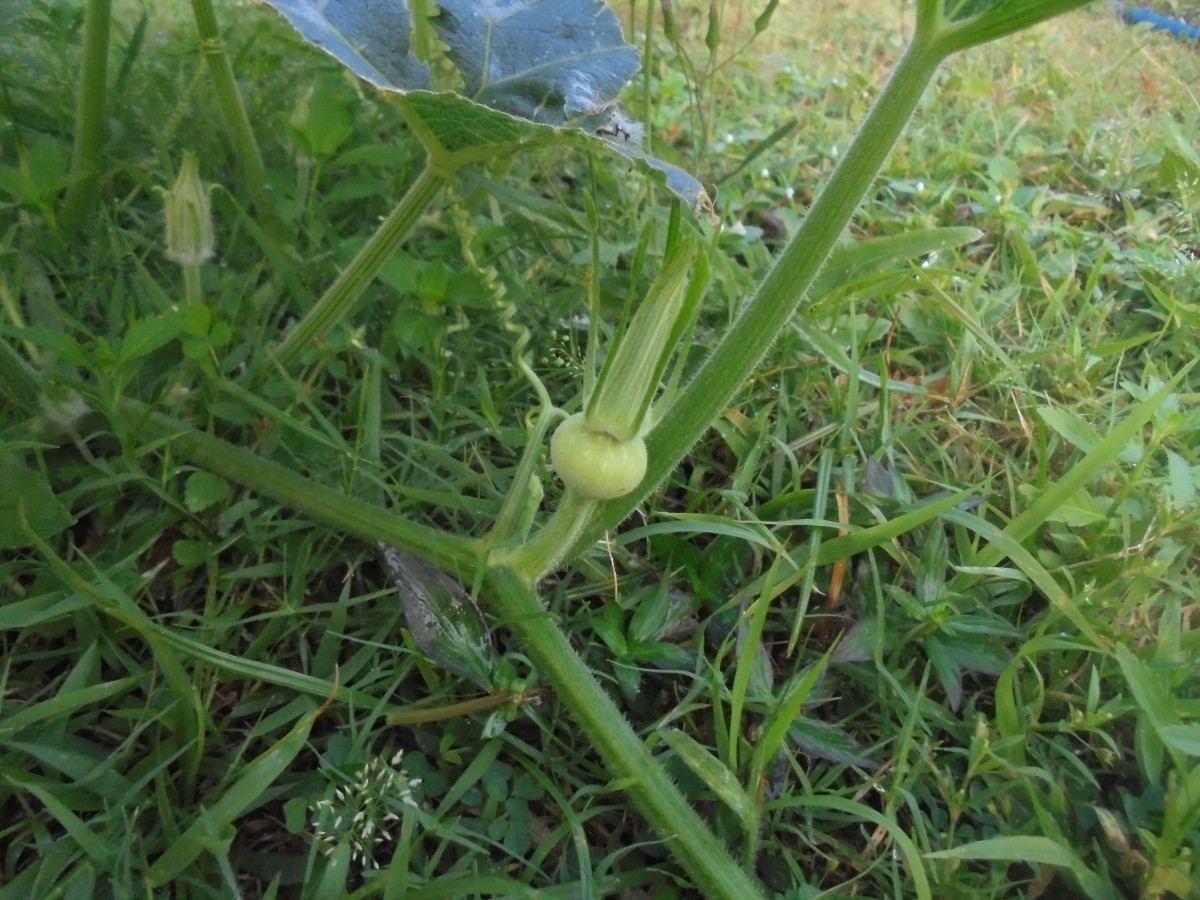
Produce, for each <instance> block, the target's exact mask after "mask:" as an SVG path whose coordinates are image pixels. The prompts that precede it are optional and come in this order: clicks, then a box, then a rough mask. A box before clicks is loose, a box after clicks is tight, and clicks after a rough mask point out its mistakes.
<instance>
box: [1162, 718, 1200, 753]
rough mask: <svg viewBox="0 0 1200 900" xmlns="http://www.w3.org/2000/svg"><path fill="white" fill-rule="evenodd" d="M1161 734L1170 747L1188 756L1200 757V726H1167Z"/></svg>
mask: <svg viewBox="0 0 1200 900" xmlns="http://www.w3.org/2000/svg"><path fill="white" fill-rule="evenodd" d="M1159 733H1160V734H1161V735H1162V739H1163V743H1164V744H1166V745H1167V746H1168V747H1174V748H1175V749H1176V750H1178V751H1179V752H1181V753H1186V754H1187V755H1188V756H1200V725H1167V726H1165V727H1164V728H1163V729H1162V730H1161V731H1160V732H1159Z"/></svg>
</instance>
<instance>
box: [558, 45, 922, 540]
mask: <svg viewBox="0 0 1200 900" xmlns="http://www.w3.org/2000/svg"><path fill="white" fill-rule="evenodd" d="M941 60H942V56H941V55H940V53H938V52H936V51H935V50H934V49H933V48H931V47H930V46H929V44H928V41H927V40H923V39H922V34H921V33H920V32H918V34H917V35H916V37H914V38H913V42H912V43H911V44H910V45H909V47H908V50H907V51H906V52H905V54H904V56H903V57H902V58H901V59H900V62H899V64H898V65H897V66H896V70H895V71H894V72H893V73H892V77H891V78H890V79H889V80H888V82H887V84H886V85H885V86H884V89H883V91H882V93H881V94H880V95H879V98H878V99H877V100H876V101H875V104H874V105H873V106H872V107H871V111H870V113H869V114H868V116H867V118H866V120H865V121H864V122H863V125H862V127H861V128H860V129H859V131H858V134H857V135H856V136H855V138H854V141H853V142H852V143H851V144H850V147H849V148H848V149H847V150H846V155H845V157H844V158H843V159H842V162H841V164H840V165H838V167H837V169H836V170H835V171H834V173H833V176H832V177H831V178H830V180H829V183H828V184H827V185H826V186H825V188H824V190H822V191H821V194H820V196H818V197H817V199H816V202H814V203H813V205H812V208H811V209H810V210H809V212H808V215H807V216H806V217H805V219H804V223H803V224H802V225H801V227H800V229H799V230H798V231H797V232H796V234H795V236H794V237H793V238H792V240H791V241H790V242H789V243H788V245H787V247H786V248H785V249H784V250H783V252H782V253H781V254H780V256H779V258H778V259H777V260H776V261H775V264H774V266H772V268H771V271H770V272H769V273H768V275H767V277H766V279H765V280H764V281H763V282H762V284H760V285H759V287H758V290H757V291H756V292H755V293H754V295H753V297H751V299H750V301H749V302H748V303H747V304H746V306H745V307H744V308H743V309H742V311H741V313H740V314H739V315H738V317H737V319H736V320H735V321H734V323H733V325H732V326H730V328H729V330H728V331H727V332H726V333H725V336H724V337H723V338H722V339H721V342H720V343H719V344H718V345H717V348H716V349H715V350H714V351H713V353H712V355H711V356H709V358H708V359H707V360H706V361H705V363H704V365H703V366H701V367H700V369H699V371H697V373H696V375H695V377H694V378H693V379H692V381H691V382H690V383H689V384H688V385H687V387H685V388H684V390H683V392H682V393H681V394H680V395H679V397H678V398H676V400H675V402H674V403H672V405H671V407H670V409H669V410H668V411H667V413H666V415H665V416H664V417H663V419H662V421H661V422H659V424H658V425H657V426H656V427H655V429H654V430H653V431H652V432H651V433H650V435H649V437H648V438H647V440H646V446H647V450H648V451H649V456H650V464H649V467H648V469H647V471H646V477H645V478H644V479H643V480H642V483H641V484H640V485H639V486H638V488H637V489H636V490H634V491H633V492H632V493H631V494H628V495H626V496H624V497H621V498H618V499H616V500H610V501H607V502H606V503H603V504H601V505H599V506H598V507H597V509H596V511H595V512H593V514H592V516H591V518H590V521H589V522H588V525H587V527H586V528H584V529H582V530H581V532H580V534H579V536H578V537H577V538H576V540H575V542H574V544H573V545H572V546H571V548H570V549H569V550H568V551H567V552H566V554H565V555H564V558H566V559H571V558H574V557H575V556H577V555H578V554H579V553H581V552H583V550H585V549H586V548H587V547H588V546H590V545H591V544H593V543H595V542H596V541H597V540H599V539H600V537H601V536H602V535H603V534H604V532H605V531H606V530H607V529H610V528H613V527H615V526H616V525H617V524H618V523H620V522H621V520H622V519H624V518H625V517H626V516H627V515H629V513H630V512H632V510H633V509H634V507H635V506H636V505H637V504H638V503H640V502H641V501H642V500H643V499H644V498H645V497H646V495H647V494H649V493H650V492H651V491H652V490H653V489H654V488H655V487H657V486H658V484H659V483H660V482H661V481H662V480H663V479H664V478H666V477H667V475H668V474H670V472H671V470H672V469H674V468H675V466H677V465H678V464H679V462H680V460H682V459H683V457H684V456H685V455H686V453H687V452H688V450H689V449H690V448H691V446H692V444H694V443H695V442H696V441H697V440H698V439H699V438H700V436H701V435H702V434H704V432H705V431H706V430H707V429H708V427H709V425H710V424H711V423H712V422H713V421H714V420H715V419H716V417H717V416H718V415H720V413H721V411H722V410H723V409H724V408H725V406H726V404H727V403H728V402H729V401H730V399H731V398H732V397H733V395H734V394H735V393H736V392H737V391H738V389H739V388H740V387H741V385H742V384H743V382H745V380H746V379H747V378H748V377H749V376H750V374H751V373H752V372H753V371H754V367H755V366H756V365H757V364H758V361H759V359H760V358H761V357H762V355H763V354H764V353H765V352H766V351H767V349H768V348H769V347H770V346H771V344H772V343H773V342H774V340H775V338H776V337H777V336H778V335H779V334H780V332H782V331H783V330H784V327H785V326H786V324H787V320H788V319H789V318H790V317H791V316H792V314H793V312H795V310H796V308H797V307H798V306H799V304H800V301H801V300H802V299H803V297H804V294H805V292H806V291H807V290H808V287H809V285H810V284H811V283H812V281H813V279H814V278H815V277H816V275H817V273H818V272H819V271H820V269H821V266H822V265H823V263H824V262H825V258H826V257H827V256H828V255H829V252H830V250H832V249H833V246H834V244H835V243H836V242H837V239H838V237H839V236H840V235H841V233H842V231H843V230H844V229H845V227H846V225H847V224H848V223H849V221H850V218H851V216H853V215H854V211H855V210H856V209H857V208H858V205H859V203H860V202H861V200H862V198H863V197H864V196H865V195H866V193H867V190H868V189H869V188H870V186H871V182H872V181H873V180H874V179H875V176H876V174H877V173H878V172H879V170H880V168H882V166H883V164H884V162H885V161H886V160H887V157H888V154H889V153H891V150H892V147H893V146H894V145H895V143H896V140H897V138H899V136H900V133H901V132H902V131H903V130H904V126H905V124H906V123H907V122H908V120H909V117H910V116H912V114H913V111H914V110H915V109H916V107H917V103H918V102H919V101H920V99H921V95H922V94H923V93H924V91H925V87H926V86H927V85H928V84H929V81H930V80H931V79H932V78H933V75H934V72H935V71H936V70H937V67H938V65H939V64H940V63H941Z"/></svg>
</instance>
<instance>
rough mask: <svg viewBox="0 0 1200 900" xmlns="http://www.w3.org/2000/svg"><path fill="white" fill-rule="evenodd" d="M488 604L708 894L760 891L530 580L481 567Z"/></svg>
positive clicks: (742, 896) (736, 896)
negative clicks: (641, 735) (641, 736)
mask: <svg viewBox="0 0 1200 900" xmlns="http://www.w3.org/2000/svg"><path fill="white" fill-rule="evenodd" d="M487 584H488V587H489V588H490V590H489V591H488V593H487V597H486V600H487V602H488V604H489V606H490V607H491V609H492V610H493V611H494V612H496V613H497V614H498V615H499V617H500V618H501V619H502V620H503V621H504V622H505V623H506V624H507V625H508V627H509V628H511V629H512V630H513V632H514V633H516V635H517V636H518V637H519V638H520V641H521V647H522V648H523V649H524V650H525V652H526V653H527V654H528V655H529V658H530V659H532V660H533V662H534V663H535V664H536V665H537V667H538V670H539V671H540V672H541V673H542V675H543V676H545V678H546V680H547V681H548V682H549V683H550V684H552V685H553V686H554V690H555V692H556V695H557V696H558V698H559V699H560V700H562V702H563V704H564V705H565V706H566V707H567V709H568V710H570V712H571V715H572V717H573V718H574V720H575V722H576V723H577V724H578V725H579V726H580V727H581V728H582V729H583V732H584V734H585V735H587V737H588V740H590V741H591V742H592V744H593V745H594V746H595V748H596V750H597V752H599V753H600V755H601V757H602V758H603V759H604V763H605V766H606V767H607V768H608V771H609V772H610V773H611V774H612V776H613V778H614V780H615V782H616V784H617V785H618V786H619V787H620V788H621V789H622V790H623V791H625V793H626V794H628V795H629V797H630V798H631V799H632V800H633V802H634V803H635V804H636V805H637V808H638V809H639V810H640V811H641V813H642V815H644V816H645V817H646V820H647V821H648V822H649V823H650V824H651V825H652V826H653V827H654V829H655V831H657V832H658V835H659V837H661V838H662V840H663V841H664V843H666V845H667V846H668V847H669V848H670V849H671V852H672V853H673V854H674V855H675V858H676V859H677V860H679V862H680V863H681V864H682V865H683V867H684V868H685V869H686V870H687V872H688V874H689V875H690V876H691V877H692V881H693V883H694V884H695V885H696V886H698V887H700V886H702V887H703V890H704V895H705V896H706V897H709V898H714V900H754V898H756V897H761V896H762V891H761V889H760V888H759V886H758V885H757V884H756V883H755V882H754V880H753V879H752V878H751V877H750V876H749V875H748V874H746V872H745V871H743V870H742V869H741V868H740V867H739V866H738V865H737V863H735V862H734V861H733V858H732V857H731V856H730V855H729V851H728V849H727V848H726V847H725V846H724V845H723V844H722V843H721V842H720V841H718V840H717V839H716V837H714V836H713V833H712V831H711V830H710V829H709V827H708V825H707V824H705V822H704V820H703V819H701V818H700V816H699V815H698V814H697V813H696V811H695V810H694V809H692V807H691V805H690V804H689V803H688V802H687V800H685V799H684V797H683V794H681V793H680V792H679V788H677V787H676V786H675V784H674V782H672V781H671V779H670V777H668V775H667V774H666V772H664V771H663V768H662V764H661V763H660V762H659V761H658V760H656V759H655V758H654V757H653V756H652V755H651V754H650V751H649V750H647V749H646V745H645V744H643V743H642V741H641V740H640V739H639V738H638V736H637V734H636V733H635V732H634V730H633V728H631V727H630V725H629V723H628V722H627V721H626V720H625V717H624V716H623V715H621V712H620V710H618V709H617V706H616V704H615V703H613V701H612V699H611V698H610V697H609V696H608V694H607V693H605V692H604V689H603V688H601V687H600V685H599V684H597V683H596V679H595V678H594V677H593V676H592V674H591V672H590V671H588V668H587V666H586V665H585V664H584V662H583V660H582V659H580V658H579V655H578V654H577V653H576V652H575V649H574V648H573V647H572V646H571V644H570V643H569V642H568V641H567V639H566V637H565V636H564V635H563V633H562V632H561V631H560V630H559V629H558V627H557V626H556V625H555V624H554V622H553V621H552V620H551V618H550V613H549V612H548V611H547V610H546V608H545V606H543V605H542V603H541V602H540V601H539V600H538V598H537V595H536V594H535V593H534V590H533V586H532V584H531V583H530V582H529V581H528V580H526V579H524V578H522V577H521V576H520V575H518V574H516V573H515V572H513V571H512V570H511V569H508V568H505V567H503V566H500V567H494V568H491V569H489V570H488V574H487Z"/></svg>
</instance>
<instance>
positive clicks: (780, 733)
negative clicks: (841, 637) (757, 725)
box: [759, 643, 837, 760]
mask: <svg viewBox="0 0 1200 900" xmlns="http://www.w3.org/2000/svg"><path fill="white" fill-rule="evenodd" d="M836 648H837V644H836V643H833V644H830V645H829V649H828V650H826V651H825V655H824V656H822V657H821V658H820V660H818V661H817V662H815V663H813V664H812V665H811V666H809V667H808V668H807V669H805V670H804V671H803V672H802V673H800V674H798V675H793V676H792V677H791V678H789V679H788V681H787V683H786V684H785V685H784V686H783V688H782V689H781V690H780V692H779V703H778V705H777V706H776V707H775V709H774V710H772V711H771V713H770V714H769V715H768V716H767V717H766V719H765V720H764V721H763V736H762V738H761V740H760V742H759V748H760V752H761V753H762V758H763V759H764V760H770V759H771V758H772V757H774V756H775V754H776V753H777V752H778V750H779V747H780V746H781V745H782V744H783V739H784V737H785V736H787V735H788V733H789V731H790V729H791V728H792V726H793V724H795V722H796V717H797V716H799V715H800V709H801V707H803V706H804V701H805V700H807V699H808V697H809V695H810V694H811V693H812V690H813V688H814V687H816V685H817V681H819V680H820V678H821V676H822V675H823V674H824V673H825V667H826V666H827V665H829V658H830V657H831V656H832V655H833V651H834V650H835V649H836Z"/></svg>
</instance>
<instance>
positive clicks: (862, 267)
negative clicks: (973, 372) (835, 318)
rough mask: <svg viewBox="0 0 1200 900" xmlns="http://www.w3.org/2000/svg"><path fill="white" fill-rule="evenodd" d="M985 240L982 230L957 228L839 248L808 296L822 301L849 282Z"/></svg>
mask: <svg viewBox="0 0 1200 900" xmlns="http://www.w3.org/2000/svg"><path fill="white" fill-rule="evenodd" d="M981 237H983V232H982V231H980V230H979V229H978V228H968V227H966V226H954V227H948V228H926V229H924V230H921V231H906V232H904V233H902V234H893V235H886V236H884V237H875V238H868V239H867V240H862V241H852V242H846V243H842V244H838V245H837V246H836V247H834V248H833V252H831V253H830V254H829V259H828V260H827V261H826V263H825V266H824V267H823V268H822V269H821V274H820V275H818V276H817V278H816V279H815V280H814V281H813V284H812V287H811V288H809V290H808V296H809V297H810V298H812V299H814V300H816V299H819V298H820V297H823V296H825V295H826V294H828V293H830V292H831V291H833V290H835V289H836V288H838V287H840V286H842V285H845V284H847V283H848V282H853V281H857V280H860V279H862V278H864V277H866V276H868V275H872V274H876V273H878V272H881V271H885V270H888V269H895V268H897V267H898V264H900V263H906V262H907V261H908V260H910V259H916V258H917V257H920V256H928V255H929V254H930V253H937V252H940V251H942V250H951V249H953V248H955V247H961V246H963V245H964V244H971V243H974V242H975V241H977V240H979V239H980V238H981Z"/></svg>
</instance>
